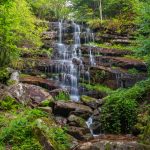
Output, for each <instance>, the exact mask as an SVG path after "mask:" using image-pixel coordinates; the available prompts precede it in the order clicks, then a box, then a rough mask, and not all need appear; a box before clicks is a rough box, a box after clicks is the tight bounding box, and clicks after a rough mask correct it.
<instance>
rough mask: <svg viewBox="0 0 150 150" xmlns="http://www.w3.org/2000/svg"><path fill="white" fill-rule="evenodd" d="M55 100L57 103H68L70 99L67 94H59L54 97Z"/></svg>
mask: <svg viewBox="0 0 150 150" xmlns="http://www.w3.org/2000/svg"><path fill="white" fill-rule="evenodd" d="M55 99H56V100H57V101H59V100H62V101H69V100H70V97H69V94H68V93H66V92H59V94H58V95H56V96H55Z"/></svg>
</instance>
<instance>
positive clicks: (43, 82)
mask: <svg viewBox="0 0 150 150" xmlns="http://www.w3.org/2000/svg"><path fill="white" fill-rule="evenodd" d="M20 82H22V83H27V84H34V85H38V86H41V87H43V88H46V89H48V90H54V89H58V88H59V86H58V85H57V84H56V82H54V81H50V80H47V79H44V78H41V77H36V76H24V77H21V78H20Z"/></svg>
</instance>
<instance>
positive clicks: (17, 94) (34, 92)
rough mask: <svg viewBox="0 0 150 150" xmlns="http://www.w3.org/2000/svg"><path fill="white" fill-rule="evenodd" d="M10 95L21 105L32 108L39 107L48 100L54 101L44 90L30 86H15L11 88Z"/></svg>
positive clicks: (20, 84)
mask: <svg viewBox="0 0 150 150" xmlns="http://www.w3.org/2000/svg"><path fill="white" fill-rule="evenodd" d="M8 93H10V94H11V95H12V97H14V98H15V99H16V100H17V101H19V102H20V103H22V104H26V105H30V106H37V105H39V104H40V103H41V102H42V101H44V100H46V99H49V100H52V99H53V98H52V96H51V95H50V94H49V93H48V92H46V91H45V90H44V89H43V88H41V87H38V86H35V85H30V84H22V83H19V84H16V85H13V86H11V87H9V89H8Z"/></svg>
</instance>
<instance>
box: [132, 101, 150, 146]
mask: <svg viewBox="0 0 150 150" xmlns="http://www.w3.org/2000/svg"><path fill="white" fill-rule="evenodd" d="M135 129H136V130H138V131H139V132H140V134H139V138H140V142H142V143H144V144H148V145H149V144H150V137H149V135H150V105H149V104H148V105H147V104H146V103H145V104H144V105H142V106H141V107H140V108H139V114H138V120H137V123H136V125H135Z"/></svg>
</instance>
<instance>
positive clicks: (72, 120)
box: [68, 115, 87, 128]
mask: <svg viewBox="0 0 150 150" xmlns="http://www.w3.org/2000/svg"><path fill="white" fill-rule="evenodd" d="M68 121H69V124H70V125H74V126H77V127H83V128H87V125H86V122H85V120H84V119H83V118H81V117H78V116H75V115H70V116H69V117H68Z"/></svg>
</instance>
